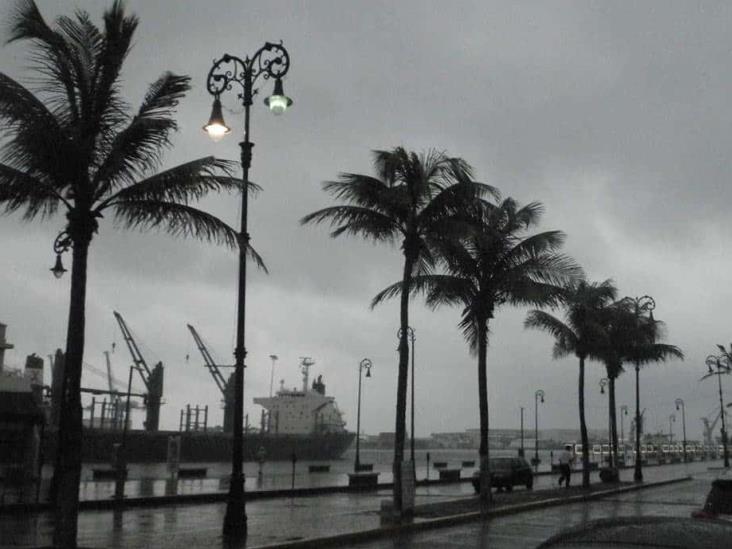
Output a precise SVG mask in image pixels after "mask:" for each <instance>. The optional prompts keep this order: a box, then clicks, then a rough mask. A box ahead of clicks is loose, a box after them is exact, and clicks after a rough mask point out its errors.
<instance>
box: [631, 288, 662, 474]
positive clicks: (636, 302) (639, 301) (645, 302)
mask: <svg viewBox="0 0 732 549" xmlns="http://www.w3.org/2000/svg"><path fill="white" fill-rule="evenodd" d="M624 299H625V300H626V301H629V302H630V303H632V304H633V306H634V309H635V315H636V317H638V318H639V317H640V316H641V315H643V314H645V313H648V320H650V322H653V310H654V309H655V308H656V301H655V300H654V299H653V298H652V297H651V296H649V295H644V296H641V297H626V298H624ZM641 425H642V419H641V411H640V362H639V361H638V360H636V361H635V470H634V472H633V480H635V482H643V469H642V462H643V459H642V458H641V450H640V437H641Z"/></svg>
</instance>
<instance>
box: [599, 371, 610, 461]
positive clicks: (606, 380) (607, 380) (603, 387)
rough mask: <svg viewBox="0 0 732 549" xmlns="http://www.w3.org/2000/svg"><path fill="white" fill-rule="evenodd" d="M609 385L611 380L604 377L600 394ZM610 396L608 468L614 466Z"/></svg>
mask: <svg viewBox="0 0 732 549" xmlns="http://www.w3.org/2000/svg"><path fill="white" fill-rule="evenodd" d="M608 383H610V380H609V379H608V378H606V377H603V378H602V379H601V380H600V394H601V395H604V394H605V387H607V385H608ZM609 402H610V396H609V395H608V413H607V442H608V445H607V451H608V466H609V467H612V466H613V433H612V425H610V406H609Z"/></svg>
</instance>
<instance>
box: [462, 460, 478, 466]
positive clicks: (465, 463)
mask: <svg viewBox="0 0 732 549" xmlns="http://www.w3.org/2000/svg"><path fill="white" fill-rule="evenodd" d="M462 466H463V467H475V460H473V461H463V463H462Z"/></svg>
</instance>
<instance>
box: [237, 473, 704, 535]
mask: <svg viewBox="0 0 732 549" xmlns="http://www.w3.org/2000/svg"><path fill="white" fill-rule="evenodd" d="M691 479H692V477H691V476H686V477H680V478H675V479H670V480H662V481H656V482H648V483H643V484H637V485H633V486H623V487H620V488H613V489H610V490H602V491H598V492H594V493H592V494H587V495H582V494H579V495H576V496H568V497H559V498H551V499H546V500H542V501H535V502H530V503H519V504H516V505H508V506H505V507H502V508H500V509H495V510H492V511H488V512H487V513H482V512H481V511H473V512H470V513H462V514H459V515H449V516H445V517H439V518H436V519H425V520H421V521H420V522H413V523H410V524H404V525H399V526H387V527H382V528H372V529H369V530H361V531H358V532H348V533H345V534H337V535H334V536H327V537H321V538H308V539H303V540H297V541H290V542H285V543H276V544H268V545H258V546H254V547H251V549H311V548H320V547H338V546H343V545H344V544H346V543H359V542H365V541H372V540H375V539H379V538H384V537H392V536H394V535H399V534H406V533H414V532H420V531H424V530H432V529H434V528H444V527H447V526H456V525H459V524H464V523H466V522H473V521H475V520H479V519H485V518H494V517H501V516H506V515H514V514H517V513H522V512H525V511H535V510H537V509H545V508H548V507H557V506H560V505H566V504H570V503H580V502H583V501H593V500H597V499H602V498H604V497H607V496H611V495H616V494H624V493H628V492H635V491H638V490H644V489H646V488H657V487H659V486H665V485H668V484H675V483H679V482H685V481H688V480H691Z"/></svg>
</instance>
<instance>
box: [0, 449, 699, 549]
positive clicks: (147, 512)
mask: <svg viewBox="0 0 732 549" xmlns="http://www.w3.org/2000/svg"><path fill="white" fill-rule="evenodd" d="M708 466H709V464H708V463H698V462H697V463H690V464H679V465H671V466H666V467H652V468H648V469H646V470H645V478H646V480H647V481H649V482H650V481H654V480H667V479H671V478H679V477H683V476H686V475H689V474H692V475H693V474H700V473H706V472H707V468H708ZM632 475H633V471H632V470H624V471H623V472H622V474H621V478H622V480H624V481H629V480H632ZM556 478H557V477H554V476H552V477H549V476H546V477H538V478H537V482H536V488H535V492H534V493H536V492H537V491H538V490H541V489H542V488H547V487H549V486H552V485H553V483H554V482H556ZM596 479H597V474H596V473H595V474H593V481H596ZM579 482H580V478H579V475H575V476H574V478H573V483H574V484H579ZM707 485H708V483H707ZM707 489H708V488H707ZM520 494H521V491H520V490H517V491H515V492H514V493H513V494H511V496H512V497H516V496H519V495H520ZM390 496H391V491H390V490H380V491H378V492H371V493H366V494H355V493H342V494H328V495H320V496H312V497H299V498H279V499H261V500H255V501H251V502H249V503H248V504H247V515H248V520H249V537H248V540H247V547H257V546H263V545H271V544H278V543H279V544H281V543H286V542H288V541H295V540H302V539H305V538H318V537H327V536H333V535H338V534H345V533H350V532H357V531H362V530H369V529H375V528H378V527H379V522H380V520H379V508H380V504H381V500H383V499H388V498H390ZM466 496H473V490H472V487H471V486H470V483H457V484H451V485H440V486H429V487H420V488H419V489H418V491H417V498H416V502H417V504H418V505H426V504H429V503H437V502H441V503H443V502H450V501H454V500H456V499H461V498H465V497H466ZM703 496H706V491H704V494H703ZM702 503H703V497H702V499H701V501H700V502H699V503H698V504H697V507H701V504H702ZM224 510H225V505H224V504H223V503H210V504H190V505H169V506H164V507H156V508H137V509H128V510H126V511H123V512H114V511H85V512H82V513H81V514H80V517H79V544H80V545H81V546H84V547H113V548H126V547H142V546H151V547H159V548H166V547H180V546H188V547H210V548H212V549H213V548H215V547H221V546H222V540H221V524H222V522H223V516H224ZM687 516H688V515H687ZM51 520H52V519H51V516H50V514H49V513H38V514H34V515H32V516H28V515H7V516H3V517H0V540H2V541H1V542H0V544H2V545H1V546H2V547H19V546H20V547H23V546H26V547H28V546H42V545H46V544H48V543H49V540H50V538H51V531H52V522H51Z"/></svg>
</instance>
